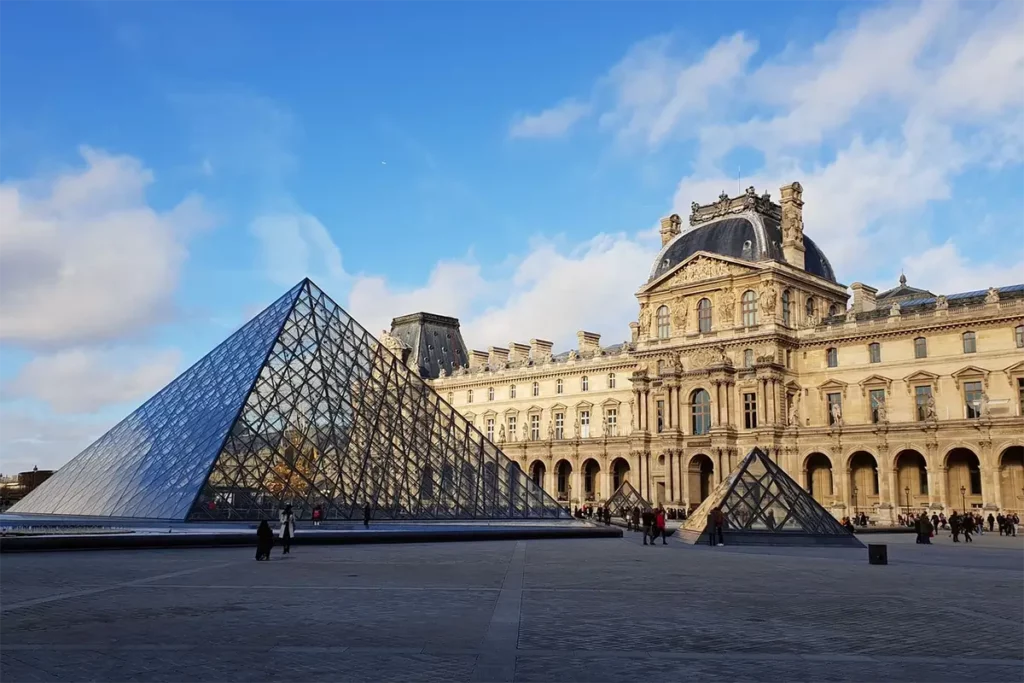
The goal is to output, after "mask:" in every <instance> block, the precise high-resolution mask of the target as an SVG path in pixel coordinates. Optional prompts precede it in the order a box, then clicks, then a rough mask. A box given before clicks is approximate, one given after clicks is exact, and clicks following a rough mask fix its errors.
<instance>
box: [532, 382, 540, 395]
mask: <svg viewBox="0 0 1024 683" xmlns="http://www.w3.org/2000/svg"><path fill="white" fill-rule="evenodd" d="M532 391H533V396H534V398H536V397H537V396H540V382H534V383H533V387H532Z"/></svg>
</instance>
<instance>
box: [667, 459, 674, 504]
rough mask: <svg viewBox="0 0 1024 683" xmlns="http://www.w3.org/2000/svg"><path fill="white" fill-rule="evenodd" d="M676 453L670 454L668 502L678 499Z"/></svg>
mask: <svg viewBox="0 0 1024 683" xmlns="http://www.w3.org/2000/svg"><path fill="white" fill-rule="evenodd" d="M674 465H675V452H674V451H669V452H668V500H669V502H674V501H675V499H676V482H675V479H676V474H675V473H676V470H675V467H674Z"/></svg>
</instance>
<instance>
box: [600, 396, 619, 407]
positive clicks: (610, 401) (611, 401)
mask: <svg viewBox="0 0 1024 683" xmlns="http://www.w3.org/2000/svg"><path fill="white" fill-rule="evenodd" d="M601 405H602V406H604V407H605V408H614V407H616V406H620V405H622V401H620V400H618V399H616V398H606V399H605V400H603V401H601Z"/></svg>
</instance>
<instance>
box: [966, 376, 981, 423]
mask: <svg viewBox="0 0 1024 683" xmlns="http://www.w3.org/2000/svg"><path fill="white" fill-rule="evenodd" d="M981 393H982V386H981V382H964V404H965V407H966V410H967V419H968V420H973V419H974V418H978V417H981Z"/></svg>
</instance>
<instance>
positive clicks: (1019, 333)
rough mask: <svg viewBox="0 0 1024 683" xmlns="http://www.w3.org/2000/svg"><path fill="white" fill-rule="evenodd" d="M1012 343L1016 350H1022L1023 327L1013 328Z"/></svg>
mask: <svg viewBox="0 0 1024 683" xmlns="http://www.w3.org/2000/svg"><path fill="white" fill-rule="evenodd" d="M1013 341H1014V343H1015V344H1017V348H1018V349H1024V325H1017V327H1015V328H1013Z"/></svg>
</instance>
